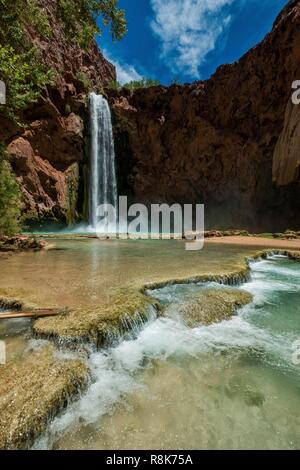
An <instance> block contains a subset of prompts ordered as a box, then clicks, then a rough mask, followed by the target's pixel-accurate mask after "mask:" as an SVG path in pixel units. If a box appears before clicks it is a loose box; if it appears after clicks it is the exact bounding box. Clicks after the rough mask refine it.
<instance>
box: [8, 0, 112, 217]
mask: <svg viewBox="0 0 300 470" xmlns="http://www.w3.org/2000/svg"><path fill="white" fill-rule="evenodd" d="M38 1H39V4H41V5H42V6H43V7H44V10H45V11H46V12H47V16H48V20H49V23H50V26H51V29H52V31H53V34H51V37H50V38H47V39H45V38H42V37H41V36H40V35H39V34H38V33H37V32H36V31H34V30H32V29H29V30H28V36H29V37H30V39H31V42H32V43H33V44H34V45H35V46H36V47H37V49H38V51H39V54H40V57H41V60H42V61H44V62H45V63H46V64H47V65H49V68H50V67H51V68H52V69H53V70H54V71H56V78H55V86H53V87H52V88H49V89H47V90H46V92H45V93H44V96H43V97H42V99H41V100H40V102H39V103H38V104H37V105H34V106H33V107H32V108H31V109H29V110H28V111H26V113H25V114H24V116H23V121H24V123H25V125H26V127H25V128H21V127H20V128H17V127H16V126H14V125H13V124H12V123H9V122H5V121H3V119H2V120H1V117H0V140H1V141H4V142H6V144H7V150H8V153H9V154H10V156H11V163H12V167H13V169H14V171H15V173H16V175H17V179H18V181H19V183H20V186H21V189H22V192H23V196H24V198H23V199H24V213H26V214H27V217H28V218H29V219H30V218H32V219H38V220H40V219H49V220H51V219H53V220H62V221H65V220H66V219H67V220H68V221H71V222H72V221H73V220H74V219H76V217H77V216H78V215H81V214H78V210H79V211H83V210H84V208H83V202H82V201H83V199H84V197H83V195H82V194H79V198H80V199H81V207H80V205H79V206H78V204H77V199H78V188H79V186H80V187H81V188H82V187H83V181H84V178H85V173H86V170H85V166H86V163H87V162H86V154H85V141H84V119H85V114H86V92H87V84H88V83H89V84H91V85H92V87H93V88H94V89H95V90H100V89H102V88H103V86H105V85H107V84H108V83H110V82H111V81H112V80H115V79H116V73H115V68H114V66H113V65H112V64H110V63H109V62H108V61H107V60H106V59H105V58H104V57H103V55H102V54H101V52H100V51H99V49H98V47H97V45H96V43H94V44H92V45H91V46H90V47H89V49H88V50H87V51H83V50H82V49H81V48H80V47H78V46H74V45H72V44H70V41H68V40H67V38H66V36H65V33H64V30H63V27H62V25H61V24H60V23H59V22H58V20H57V16H56V6H57V2H56V0H38ZM2 121H3V122H2Z"/></svg>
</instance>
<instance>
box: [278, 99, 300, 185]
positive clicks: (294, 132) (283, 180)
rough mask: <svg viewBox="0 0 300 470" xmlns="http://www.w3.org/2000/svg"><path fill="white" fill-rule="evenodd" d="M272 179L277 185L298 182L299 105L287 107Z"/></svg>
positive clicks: (299, 164) (299, 156)
mask: <svg viewBox="0 0 300 470" xmlns="http://www.w3.org/2000/svg"><path fill="white" fill-rule="evenodd" d="M273 177H274V182H275V183H276V184H277V185H281V186H283V185H287V184H290V183H293V182H297V181H298V182H299V181H300V105H298V106H295V105H293V104H292V102H289V103H288V105H287V109H286V113H285V121H284V129H283V131H282V133H281V134H280V137H279V140H278V142H277V145H276V148H275V152H274V161H273Z"/></svg>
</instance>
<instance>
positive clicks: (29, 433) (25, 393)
mask: <svg viewBox="0 0 300 470" xmlns="http://www.w3.org/2000/svg"><path fill="white" fill-rule="evenodd" d="M87 383H88V370H87V367H86V366H85V365H84V364H83V363H82V362H80V361H77V360H71V361H65V360H58V359H56V358H55V357H54V355H53V351H52V348H46V349H45V350H43V351H41V352H38V353H32V354H30V355H29V356H28V357H27V358H26V359H21V360H18V361H17V362H15V363H14V364H11V363H10V364H7V365H5V366H1V367H0V449H25V448H28V447H29V446H30V445H31V444H32V443H33V440H34V439H35V438H36V437H37V436H38V435H40V434H41V433H42V432H43V431H44V430H45V427H46V425H47V422H48V420H49V419H50V418H51V417H52V416H54V415H55V414H56V413H58V412H59V411H61V410H62V409H63V408H64V407H65V406H66V405H67V403H68V400H69V397H70V396H74V395H76V394H77V393H78V392H79V391H80V390H82V389H83V388H84V387H85V386H86V385H87Z"/></svg>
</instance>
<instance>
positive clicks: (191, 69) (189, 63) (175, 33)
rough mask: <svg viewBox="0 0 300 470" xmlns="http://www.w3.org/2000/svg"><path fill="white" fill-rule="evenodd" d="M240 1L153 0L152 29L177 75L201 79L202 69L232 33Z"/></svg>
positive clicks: (162, 52)
mask: <svg viewBox="0 0 300 470" xmlns="http://www.w3.org/2000/svg"><path fill="white" fill-rule="evenodd" d="M235 2H236V0H151V6H152V9H153V12H154V15H155V17H154V19H153V21H152V22H151V27H152V30H153V31H154V33H155V34H156V36H157V37H158V38H159V40H160V41H161V47H162V50H161V56H162V58H163V59H167V60H168V65H169V66H170V68H171V69H172V71H173V72H174V73H176V72H185V73H186V74H188V75H190V76H191V77H193V78H200V66H201V65H202V64H203V63H204V62H205V60H206V57H207V55H208V54H209V52H211V51H213V50H214V49H215V47H216V45H217V42H218V41H219V40H220V39H221V38H222V35H223V34H224V33H225V32H226V31H227V30H228V27H229V25H230V22H231V19H232V18H231V16H230V14H229V12H228V7H229V6H230V5H232V4H233V3H235Z"/></svg>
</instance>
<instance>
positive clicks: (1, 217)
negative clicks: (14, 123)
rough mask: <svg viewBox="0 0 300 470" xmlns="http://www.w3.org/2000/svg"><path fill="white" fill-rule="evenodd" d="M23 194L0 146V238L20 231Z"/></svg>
mask: <svg viewBox="0 0 300 470" xmlns="http://www.w3.org/2000/svg"><path fill="white" fill-rule="evenodd" d="M20 202H21V194H20V189H19V186H18V183H17V182H16V179H15V177H14V174H13V172H12V170H11V167H10V164H9V163H8V161H7V160H6V158H5V155H4V151H3V146H2V145H1V144H0V236H3V235H8V236H11V235H14V234H15V233H17V232H18V230H19V228H20V227H19V221H20Z"/></svg>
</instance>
